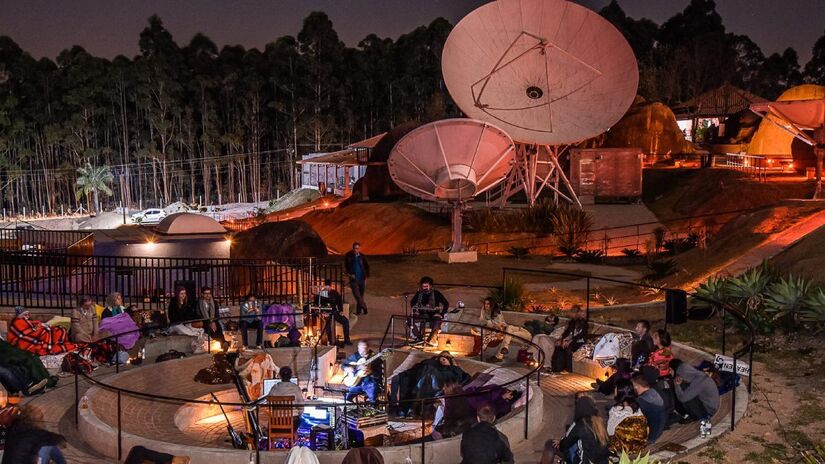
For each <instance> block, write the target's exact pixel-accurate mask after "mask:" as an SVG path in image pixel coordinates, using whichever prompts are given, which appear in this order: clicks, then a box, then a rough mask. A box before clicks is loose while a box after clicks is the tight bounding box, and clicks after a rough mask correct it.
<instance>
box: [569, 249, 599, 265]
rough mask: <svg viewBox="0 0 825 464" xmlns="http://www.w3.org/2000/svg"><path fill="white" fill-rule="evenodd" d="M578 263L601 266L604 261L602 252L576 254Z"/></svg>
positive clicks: (580, 252) (589, 251) (579, 252)
mask: <svg viewBox="0 0 825 464" xmlns="http://www.w3.org/2000/svg"><path fill="white" fill-rule="evenodd" d="M575 257H576V261H578V262H581V263H590V264H601V263H602V262H603V261H604V252H603V251H602V250H579V251H578V252H576V255H575Z"/></svg>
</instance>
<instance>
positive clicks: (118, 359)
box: [110, 350, 129, 364]
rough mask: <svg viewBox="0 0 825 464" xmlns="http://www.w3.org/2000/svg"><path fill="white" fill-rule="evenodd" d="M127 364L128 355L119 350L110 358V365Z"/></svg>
mask: <svg viewBox="0 0 825 464" xmlns="http://www.w3.org/2000/svg"><path fill="white" fill-rule="evenodd" d="M127 362H129V353H127V352H125V351H123V350H121V351H118V352H117V353H116V354H115V355H114V356H112V360H111V362H110V364H118V363H120V364H126V363H127Z"/></svg>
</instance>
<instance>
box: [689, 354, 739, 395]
mask: <svg viewBox="0 0 825 464" xmlns="http://www.w3.org/2000/svg"><path fill="white" fill-rule="evenodd" d="M696 369H699V370H700V371H702V372H704V373H705V374H707V376H708V377H710V378H711V379H712V380H713V382H714V383H716V386H717V387H719V395H724V394H725V393H727V392H729V391H731V390H733V389H734V388H736V387H738V386H739V380H740V377H739V374H734V373H733V372H722V371H720V370H719V369H717V367H716V366H715V365H714V364H713V363H712V362H711V361H702V362H700V363H699V365H698V366H696Z"/></svg>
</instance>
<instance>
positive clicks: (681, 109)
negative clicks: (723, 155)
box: [673, 84, 768, 119]
mask: <svg viewBox="0 0 825 464" xmlns="http://www.w3.org/2000/svg"><path fill="white" fill-rule="evenodd" d="M767 101H768V100H766V99H764V98H762V97H760V96H759V95H754V94H752V93H750V92H748V91H747V90H743V89H740V88H739V87H736V86H733V85H731V84H724V85H722V86H721V87H717V88H715V89H713V90H709V91H707V92H705V93H703V94H701V95H699V96H697V97H695V98H692V99H690V100H688V101H686V102H684V103H682V104H680V105H678V106H676V107H674V108H673V113H674V114H675V115H676V119H688V118H694V117H697V118H713V117H719V116H730V115H732V114H735V113H738V112H740V111H742V110H746V109H748V108H750V106H751V105H752V104H754V103H763V102H767Z"/></svg>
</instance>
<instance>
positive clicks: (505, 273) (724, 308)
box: [502, 268, 755, 430]
mask: <svg viewBox="0 0 825 464" xmlns="http://www.w3.org/2000/svg"><path fill="white" fill-rule="evenodd" d="M513 274H534V275H535V274H538V275H549V276H558V277H563V278H564V279H571V278H572V279H579V280H582V279H583V280H584V281H585V283H584V289H583V291H584V298H583V300H584V304H585V306H584V310H585V313H586V315H587V319H588V321H589V320H590V310H591V304H590V303H591V297H592V295H593V293H594V290H595V289H594V287H593V282H597V283H598V282H605V283H609V284H613V285H623V286H629V287H635V288H640V289H650V290H654V291H658V292H676V291H681V290H678V289H670V288H666V287H659V286H656V285H649V284H642V283H638V282H628V281H623V280H620V279H612V278H607V277H595V276H591V275H587V274H579V273H573V272H562V271H550V270H543V269H522V268H504V269H502V285H504V284H505V283H506V282H507V281H508V280H509V279H510V278H512V275H513ZM688 296H690V297H691V298H693V299H695V300H701V301H704V302H706V303H708V304H710V305H712V306H713V307H714V308H715V309H716V311H715V313H716V314H718V315H719V317H720V319H721V324H722V333H721V337H720V340H719V342H720V343H719V344H720V350H721V352H722V353H721V354H722V355H727V353H728V346H727V345H728V343H727V335H726V334H727V329H728V328H729V327H730V326H731V324H730V322H729V321H728V316H730V317H733V318H734V319H736V320H738V321H739V322H740V323H741V324H742V326H744V327H745V329H746V333H745V334H744V336H745V340H744V343H743V345H742V346H741V347H740V348H739V349H738V350H733V352H732V355H733V372H734V373H735V372H736V366H737V363H738V362H739V361H741V360H742V358H743V356H745V355H747V356H748V365H749V366H750V369H751V371H750V375H749V376H748V393H749V394H750V393H751V389H752V384H753V342H754V333H755V332H754V328H753V325H752V324H751V322H750V321H749V320H748V318H747V316H745V315H744V314H743V313H742V312H741V311H739V310H738V309H736V308H735V307H733V306H732V305H730V304H728V303H723V302H721V301H716V300H712V299H710V298H706V297H703V296H700V295H697V294H696V293H688ZM663 305H664V302H663ZM609 307H610V306H609V305H605V306H603V308H609ZM686 310H687V309H686ZM685 318H687V315H685ZM664 319H665V330H667V324H668V318H667V316H666V315H665V317H664ZM735 327H736V326H734V328H735ZM732 395H733V396H732V400H731V411H730V429H731V430H733V429H734V427H735V416H736V388H734V389H733V390H732Z"/></svg>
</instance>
